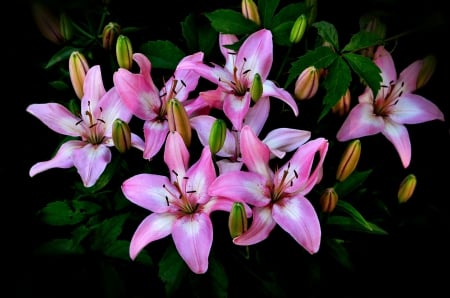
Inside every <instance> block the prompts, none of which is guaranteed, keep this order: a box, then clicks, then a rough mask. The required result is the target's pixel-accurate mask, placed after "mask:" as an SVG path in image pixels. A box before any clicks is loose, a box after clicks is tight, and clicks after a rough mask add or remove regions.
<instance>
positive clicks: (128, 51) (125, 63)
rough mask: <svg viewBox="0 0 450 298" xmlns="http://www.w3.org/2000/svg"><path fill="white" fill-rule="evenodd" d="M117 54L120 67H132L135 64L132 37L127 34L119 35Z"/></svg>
mask: <svg viewBox="0 0 450 298" xmlns="http://www.w3.org/2000/svg"><path fill="white" fill-rule="evenodd" d="M116 56H117V63H118V64H119V67H122V68H125V69H128V70H129V69H131V66H132V65H133V48H132V46H131V41H130V39H129V38H128V37H127V36H125V35H119V37H117V43H116Z"/></svg>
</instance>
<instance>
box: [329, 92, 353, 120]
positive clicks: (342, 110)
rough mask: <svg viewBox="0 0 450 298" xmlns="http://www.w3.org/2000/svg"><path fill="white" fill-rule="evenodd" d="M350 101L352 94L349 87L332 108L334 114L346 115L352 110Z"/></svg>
mask: <svg viewBox="0 0 450 298" xmlns="http://www.w3.org/2000/svg"><path fill="white" fill-rule="evenodd" d="M350 101H351V95H350V89H348V88H347V91H345V94H344V95H342V97H341V99H339V101H338V102H337V103H336V104H335V105H334V106H333V107H332V108H331V111H332V112H333V113H334V114H338V115H339V116H341V117H342V116H344V115H346V114H347V113H348V111H350Z"/></svg>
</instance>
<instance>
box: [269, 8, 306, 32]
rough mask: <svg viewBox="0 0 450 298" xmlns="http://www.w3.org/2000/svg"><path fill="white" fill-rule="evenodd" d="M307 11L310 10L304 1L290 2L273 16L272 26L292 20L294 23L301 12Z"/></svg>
mask: <svg viewBox="0 0 450 298" xmlns="http://www.w3.org/2000/svg"><path fill="white" fill-rule="evenodd" d="M307 12H308V9H307V7H306V5H305V4H304V3H302V2H299V3H291V4H288V5H286V6H285V7H283V8H281V9H280V12H279V13H277V14H276V15H275V16H274V17H273V21H272V25H271V26H270V28H273V27H275V26H279V25H280V24H283V23H286V22H292V24H294V22H295V20H296V19H297V18H298V17H299V16H300V15H301V14H303V13H305V14H306V13H307ZM264 24H265V23H264ZM266 27H267V26H266ZM291 28H292V27H291ZM289 31H290V30H289Z"/></svg>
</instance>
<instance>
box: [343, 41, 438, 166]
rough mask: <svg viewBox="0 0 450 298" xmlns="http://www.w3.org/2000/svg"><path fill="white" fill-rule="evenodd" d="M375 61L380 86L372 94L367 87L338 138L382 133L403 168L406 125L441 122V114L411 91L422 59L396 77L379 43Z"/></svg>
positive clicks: (407, 142) (406, 157)
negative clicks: (396, 153)
mask: <svg viewBox="0 0 450 298" xmlns="http://www.w3.org/2000/svg"><path fill="white" fill-rule="evenodd" d="M374 63H375V64H376V65H377V66H378V67H379V68H380V70H381V77H382V83H381V89H380V91H379V92H378V94H377V96H376V97H374V96H373V93H372V90H371V89H370V88H368V87H367V88H366V90H365V91H364V93H363V94H361V95H360V96H359V97H358V101H359V103H358V104H357V105H356V106H355V107H353V109H352V110H351V111H350V113H349V115H348V116H347V118H346V119H345V121H344V123H343V124H342V126H341V128H340V129H339V131H338V132H337V136H336V138H337V139H338V140H339V141H341V142H344V141H347V140H350V139H356V138H360V137H364V136H369V135H375V134H378V133H382V134H383V135H384V136H385V137H386V138H387V139H388V140H389V141H390V142H391V143H392V144H393V145H394V147H395V149H396V150H397V152H398V154H399V156H400V159H401V161H402V164H403V167H404V168H407V167H408V166H409V164H410V161H411V142H410V138H409V134H408V130H407V129H406V127H405V124H417V123H423V122H427V121H432V120H441V121H444V114H443V113H442V111H441V110H439V108H438V107H437V106H436V105H435V104H434V103H432V102H431V101H429V100H428V99H426V98H424V97H422V96H420V95H417V94H414V93H413V92H414V91H415V90H416V89H417V87H416V82H417V77H418V74H419V72H420V69H421V67H422V64H423V60H417V61H415V62H413V63H411V64H410V65H409V66H408V67H406V68H405V69H404V70H403V71H402V72H401V73H400V75H399V76H398V77H397V72H396V69H395V65H394V61H393V59H392V56H391V54H390V53H389V52H388V51H387V50H386V49H385V48H384V47H383V46H379V47H378V48H377V50H376V52H375V55H374Z"/></svg>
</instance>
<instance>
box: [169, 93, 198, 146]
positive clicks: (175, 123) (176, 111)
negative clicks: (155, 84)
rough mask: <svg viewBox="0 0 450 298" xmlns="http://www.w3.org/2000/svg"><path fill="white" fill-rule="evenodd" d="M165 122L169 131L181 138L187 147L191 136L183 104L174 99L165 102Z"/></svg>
mask: <svg viewBox="0 0 450 298" xmlns="http://www.w3.org/2000/svg"><path fill="white" fill-rule="evenodd" d="M167 120H168V122H169V130H170V131H177V132H178V133H179V134H180V135H181V137H183V141H184V143H185V144H186V147H189V145H190V144H191V136H192V129H191V123H190V122H189V117H188V114H187V113H186V110H185V108H184V106H183V104H182V103H181V102H180V101H179V100H178V99H176V98H172V99H171V100H169V101H168V102H167Z"/></svg>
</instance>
